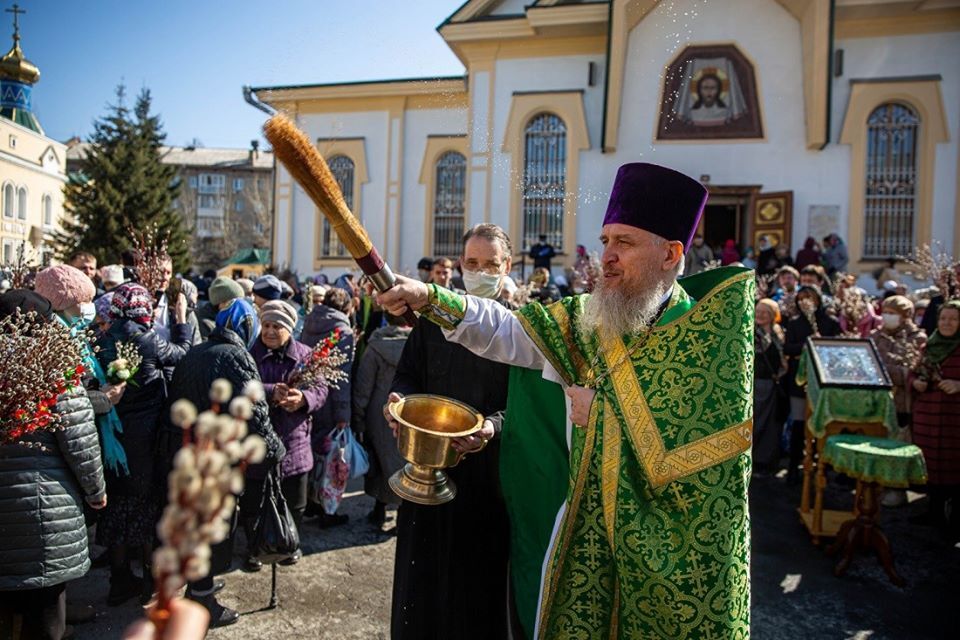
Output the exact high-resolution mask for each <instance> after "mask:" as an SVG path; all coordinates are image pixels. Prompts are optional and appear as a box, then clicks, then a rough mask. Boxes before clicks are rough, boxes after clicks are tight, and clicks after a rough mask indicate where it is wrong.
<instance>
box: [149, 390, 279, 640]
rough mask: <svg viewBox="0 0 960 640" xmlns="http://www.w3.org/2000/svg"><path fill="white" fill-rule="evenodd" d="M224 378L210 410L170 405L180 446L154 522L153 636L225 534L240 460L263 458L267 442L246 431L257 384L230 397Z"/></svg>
mask: <svg viewBox="0 0 960 640" xmlns="http://www.w3.org/2000/svg"><path fill="white" fill-rule="evenodd" d="M232 396H233V389H232V388H231V386H230V383H229V382H227V381H226V380H222V379H221V380H214V382H213V385H212V386H211V387H210V403H211V408H210V410H208V411H204V412H203V413H201V414H199V415H197V409H196V407H195V406H194V405H193V404H192V403H191V402H190V401H188V400H178V401H176V402H175V403H174V404H173V406H171V408H170V417H171V420H172V421H173V423H174V424H176V425H177V426H179V427H180V428H181V429H183V446H182V447H181V448H180V450H179V451H177V454H176V456H175V457H174V459H173V469H172V470H171V471H170V475H169V476H168V478H167V506H166V508H165V509H164V512H163V515H162V516H161V518H160V523H159V524H158V525H157V533H158V534H159V536H160V541H161V546H160V547H159V548H158V549H157V550H156V551H155V552H154V554H153V577H154V580H155V585H156V591H157V601H156V605H155V606H154V607H153V608H152V609H151V612H150V618H151V620H152V621H153V623H154V624H155V625H156V627H157V629H158V631H157V637H161V636H162V634H163V628H164V627H165V626H166V623H167V620H169V617H170V602H171V601H172V600H173V599H174V598H175V597H177V595H178V594H179V591H180V589H181V588H182V587H183V586H184V585H185V584H186V583H187V582H188V581H194V580H199V579H201V578H203V577H204V576H206V575H207V574H208V573H209V572H210V547H211V545H214V544H216V543H218V542H220V541H222V540H224V539H225V538H226V537H227V536H228V535H229V534H230V519H231V517H232V516H233V513H234V510H235V509H236V505H237V502H236V496H238V495H240V494H241V493H243V474H244V471H245V469H246V467H247V465H250V464H254V463H257V462H260V461H262V460H263V457H264V455H265V453H266V444H265V443H264V441H263V439H262V438H261V437H260V436H257V435H247V421H248V420H250V418H251V417H252V416H253V403H255V402H260V401H262V400H263V397H264V394H263V386H262V385H261V384H260V383H259V382H251V383H249V384H248V385H247V386H246V387H245V388H244V390H243V395H240V396H237V397H236V398H233V399H232V400H231V397H232Z"/></svg>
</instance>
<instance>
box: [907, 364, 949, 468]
mask: <svg viewBox="0 0 960 640" xmlns="http://www.w3.org/2000/svg"><path fill="white" fill-rule="evenodd" d="M940 373H941V376H942V377H943V378H944V379H946V380H960V349H954V351H953V353H951V354H950V355H949V356H947V358H946V359H945V360H944V361H943V362H941V363H940ZM913 443H914V444H916V445H917V446H919V447H920V448H921V449H923V456H924V458H926V461H927V474H928V476H929V482H930V484H931V485H937V486H950V485H955V486H956V485H960V393H955V394H953V395H947V394H946V393H944V392H943V391H940V390H939V389H937V388H936V383H934V382H930V383H929V386H928V387H927V391H925V392H924V393H918V394H916V399H915V400H914V403H913Z"/></svg>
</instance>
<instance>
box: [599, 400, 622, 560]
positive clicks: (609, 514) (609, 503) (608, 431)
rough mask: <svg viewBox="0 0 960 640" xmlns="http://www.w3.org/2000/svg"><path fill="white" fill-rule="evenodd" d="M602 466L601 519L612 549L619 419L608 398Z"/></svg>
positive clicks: (618, 451)
mask: <svg viewBox="0 0 960 640" xmlns="http://www.w3.org/2000/svg"><path fill="white" fill-rule="evenodd" d="M603 403H604V407H603V442H602V443H601V446H602V447H603V466H602V468H601V470H600V487H601V489H602V493H601V496H602V504H603V521H604V524H606V525H607V539H608V540H609V541H610V548H611V549H613V547H614V542H613V531H614V527H616V524H617V486H618V479H619V477H620V421H619V420H618V419H617V415H616V413H614V411H613V406H612V405H611V404H610V401H609V400H606V399H604V401H603Z"/></svg>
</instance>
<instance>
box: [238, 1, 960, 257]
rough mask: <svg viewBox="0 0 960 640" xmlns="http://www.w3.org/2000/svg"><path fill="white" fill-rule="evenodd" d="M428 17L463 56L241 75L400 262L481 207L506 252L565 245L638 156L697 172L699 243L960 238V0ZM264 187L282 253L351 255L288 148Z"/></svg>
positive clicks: (558, 9)
mask: <svg viewBox="0 0 960 640" xmlns="http://www.w3.org/2000/svg"><path fill="white" fill-rule="evenodd" d="M438 31H439V33H440V34H441V36H442V37H443V38H444V40H445V41H446V43H447V44H448V45H449V46H450V47H451V49H452V51H453V52H454V53H455V54H456V55H457V56H458V58H459V59H460V60H461V61H462V62H463V65H464V67H465V70H466V71H465V73H464V74H463V75H462V76H456V77H444V78H416V79H403V80H391V81H380V82H356V83H342V84H316V85H302V86H274V87H260V88H255V89H254V93H255V94H256V95H257V97H258V98H259V99H261V100H263V101H265V102H267V103H269V104H271V105H272V106H274V107H276V108H278V109H282V110H284V111H286V112H288V113H289V114H291V115H292V116H293V117H294V118H295V119H296V121H297V123H298V125H299V126H300V127H301V128H303V129H304V130H305V131H306V132H307V133H308V135H309V136H310V137H311V138H312V139H313V140H315V141H316V143H317V145H318V148H319V150H320V151H321V153H322V154H323V155H324V157H325V158H326V160H327V161H328V163H329V164H330V166H331V169H332V170H333V172H334V174H335V175H336V176H337V178H338V181H339V182H340V184H341V186H342V187H343V190H344V195H345V197H346V199H347V202H348V204H349V205H350V206H351V207H352V209H353V211H354V212H355V213H356V214H357V215H358V216H359V217H360V218H361V220H362V222H363V224H364V226H365V227H366V228H367V230H368V232H369V234H370V236H371V239H372V240H373V242H374V244H375V245H376V246H377V247H378V248H379V249H380V252H381V253H382V254H383V255H384V256H385V258H386V259H387V261H388V262H389V263H390V264H391V265H392V266H393V268H394V270H395V271H398V272H415V271H414V270H415V266H416V264H417V261H418V260H419V259H420V258H421V257H423V256H431V257H437V256H456V255H457V254H458V253H459V237H460V235H461V234H462V232H463V231H464V229H466V228H468V227H469V226H470V225H473V224H476V223H479V222H493V223H496V224H498V225H500V226H502V227H503V228H505V229H506V230H507V231H508V233H509V234H510V236H511V238H512V239H513V242H514V253H515V263H516V264H519V258H520V254H521V252H522V251H523V250H524V249H525V248H527V247H529V246H530V245H532V244H534V243H536V242H537V241H538V237H539V236H542V235H545V236H547V239H548V241H549V242H550V243H551V244H553V245H554V246H555V247H556V248H557V249H558V252H559V253H560V254H561V255H560V259H559V261H558V262H555V264H557V263H559V264H558V266H559V265H564V266H566V265H570V264H572V262H573V259H574V257H575V247H576V245H578V244H583V245H585V246H586V247H587V249H589V250H597V249H599V241H598V239H597V236H598V235H599V230H600V221H601V220H602V217H603V213H604V211H605V208H606V203H607V198H608V196H609V190H610V186H611V184H612V182H613V177H614V175H615V173H616V169H617V167H618V166H619V165H621V164H623V163H626V162H635V161H642V162H653V163H657V164H662V165H666V166H669V167H672V168H675V169H678V170H680V171H683V172H684V173H687V174H688V175H691V176H693V177H697V178H699V179H700V180H701V182H703V183H704V184H705V185H706V186H707V187H708V189H709V191H710V200H709V201H708V205H707V210H706V213H705V216H704V219H703V222H702V226H701V231H702V232H703V234H704V236H705V239H706V241H707V242H708V244H711V245H713V246H717V245H721V244H723V243H725V242H726V241H728V240H733V241H734V242H735V244H736V245H737V247H738V248H739V249H740V250H741V251H743V250H745V249H746V248H747V247H754V248H755V247H757V246H758V245H759V244H760V243H761V241H766V242H769V243H771V244H777V243H784V244H786V245H788V246H789V247H790V250H791V253H792V254H795V253H796V250H797V249H798V248H800V247H801V246H802V244H803V242H804V240H805V238H807V237H808V236H812V237H814V238H815V239H817V240H818V241H820V240H821V239H822V238H823V237H824V236H826V235H828V234H830V233H838V234H839V235H840V236H841V237H842V238H843V239H844V240H845V242H846V244H847V246H848V251H849V254H850V264H849V267H848V270H849V271H853V272H859V273H868V272H870V271H872V270H873V269H875V268H876V267H877V266H878V265H879V264H881V263H882V261H883V260H885V259H887V258H890V257H897V256H903V255H907V254H909V253H911V252H912V250H913V249H914V247H917V246H920V245H922V244H930V243H934V242H937V243H940V246H941V247H942V249H943V250H944V251H947V252H950V253H952V254H953V255H957V253H958V252H960V223H958V219H960V199H958V182H960V157H958V156H960V145H958V142H957V134H958V128H960V108H958V106H957V105H958V104H960V65H957V64H956V61H957V60H960V0H937V1H924V2H889V1H881V0H725V1H724V2H707V1H705V0H674V1H672V2H661V1H660V0H609V1H598V2H569V1H568V2H561V1H556V0H553V1H551V0H539V1H534V2H531V1H530V0H499V1H498V0H470V1H468V2H466V3H465V4H463V5H462V6H460V7H459V8H458V9H457V10H456V11H455V12H454V13H453V14H452V15H451V16H449V17H448V18H447V19H446V20H445V21H444V22H443V23H442V24H441V25H440V26H439V27H438ZM274 202H275V224H274V225H273V239H272V244H273V247H272V248H273V255H274V256H276V261H277V262H278V263H280V264H287V265H289V266H290V267H291V268H293V269H296V270H297V271H298V272H299V273H301V274H309V273H316V272H319V271H324V272H326V273H328V274H330V275H335V274H337V273H339V272H342V271H344V270H346V269H348V268H350V267H351V266H352V262H351V261H350V260H349V256H348V255H346V253H345V251H344V250H343V248H342V246H341V245H340V244H339V242H338V241H337V239H336V236H335V234H332V233H331V231H330V229H329V226H328V225H326V223H325V222H324V221H323V217H322V215H321V214H320V213H319V211H317V210H316V208H315V207H314V206H313V204H312V202H311V201H310V200H309V198H308V197H307V196H306V194H305V193H304V192H303V190H302V189H300V188H299V187H298V186H296V185H295V184H293V183H292V181H291V178H290V175H289V174H288V173H287V172H286V171H285V170H284V169H283V167H282V166H278V167H277V175H276V186H275V194H274ZM527 268H529V263H527Z"/></svg>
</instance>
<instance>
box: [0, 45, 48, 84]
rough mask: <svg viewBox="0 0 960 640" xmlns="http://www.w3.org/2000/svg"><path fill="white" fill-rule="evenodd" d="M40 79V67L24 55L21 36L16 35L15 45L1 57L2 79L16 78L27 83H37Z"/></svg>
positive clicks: (0, 69) (17, 80) (15, 79)
mask: <svg viewBox="0 0 960 640" xmlns="http://www.w3.org/2000/svg"><path fill="white" fill-rule="evenodd" d="M39 79H40V69H38V68H37V65H35V64H33V63H32V62H30V61H29V60H27V59H26V58H25V57H24V56H23V50H21V49H20V37H19V35H14V37H13V47H12V48H11V49H10V51H8V52H7V55H5V56H3V57H2V58H0V80H14V81H16V82H23V83H25V84H35V83H36V82H37V80H39Z"/></svg>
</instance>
